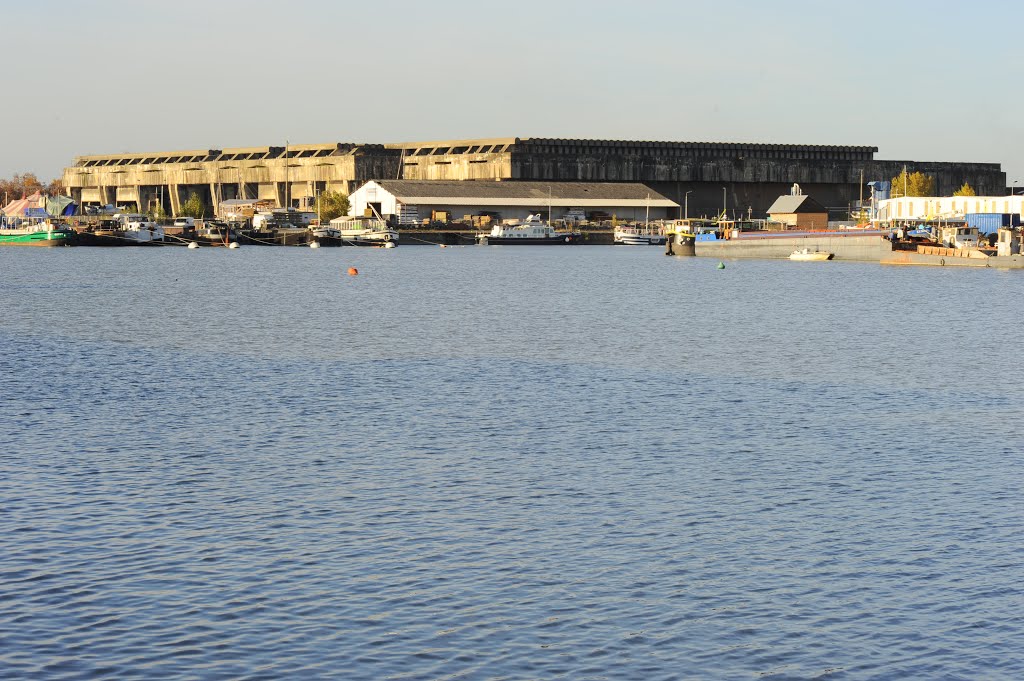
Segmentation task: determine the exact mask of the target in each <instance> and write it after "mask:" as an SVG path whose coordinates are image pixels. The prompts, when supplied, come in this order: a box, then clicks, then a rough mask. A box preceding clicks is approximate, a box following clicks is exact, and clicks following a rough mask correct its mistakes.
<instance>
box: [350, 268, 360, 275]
mask: <svg viewBox="0 0 1024 681" xmlns="http://www.w3.org/2000/svg"><path fill="white" fill-rule="evenodd" d="M348 273H349V274H350V275H351V276H353V277H354V276H356V275H357V274H359V270H357V269H356V268H355V267H349V268H348Z"/></svg>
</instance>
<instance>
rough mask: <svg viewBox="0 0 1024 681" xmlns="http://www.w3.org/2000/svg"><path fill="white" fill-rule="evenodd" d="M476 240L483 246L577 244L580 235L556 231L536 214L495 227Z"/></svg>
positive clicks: (478, 235)
mask: <svg viewBox="0 0 1024 681" xmlns="http://www.w3.org/2000/svg"><path fill="white" fill-rule="evenodd" d="M476 240H477V242H479V243H480V244H482V245H487V244H491V245H505V244H521V245H538V244H575V243H578V242H579V240H580V233H579V232H572V231H566V232H563V231H559V230H556V229H555V228H554V227H552V226H551V225H550V224H548V223H547V222H544V221H543V220H541V218H540V215H539V214H535V215H530V216H529V217H528V218H526V220H524V221H518V222H511V223H507V224H502V225H494V227H492V228H491V231H490V233H488V234H477V235H476Z"/></svg>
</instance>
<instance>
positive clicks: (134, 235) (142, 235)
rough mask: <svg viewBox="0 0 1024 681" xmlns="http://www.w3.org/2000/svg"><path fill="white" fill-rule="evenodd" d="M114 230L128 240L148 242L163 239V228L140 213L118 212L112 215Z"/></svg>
mask: <svg viewBox="0 0 1024 681" xmlns="http://www.w3.org/2000/svg"><path fill="white" fill-rule="evenodd" d="M113 228H114V230H115V231H116V230H120V236H121V238H123V239H128V240H129V241H135V242H138V243H149V242H152V241H163V240H164V228H163V227H161V226H160V225H158V224H156V222H155V221H153V220H151V219H150V218H149V217H148V216H146V215H142V214H141V213H118V214H116V215H114V224H113Z"/></svg>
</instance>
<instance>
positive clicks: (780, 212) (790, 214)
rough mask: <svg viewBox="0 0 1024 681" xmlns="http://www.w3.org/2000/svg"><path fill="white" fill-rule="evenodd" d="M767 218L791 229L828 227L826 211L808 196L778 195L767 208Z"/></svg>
mask: <svg viewBox="0 0 1024 681" xmlns="http://www.w3.org/2000/svg"><path fill="white" fill-rule="evenodd" d="M768 219H770V220H772V221H773V222H779V223H782V224H784V225H786V226H787V227H790V228H793V229H828V211H827V210H825V207H824V206H822V205H821V204H820V203H818V202H817V201H815V200H814V199H812V198H811V197H809V196H804V195H802V194H791V195H789V196H780V197H779V198H777V199H776V200H775V203H773V204H772V205H771V207H769V208H768Z"/></svg>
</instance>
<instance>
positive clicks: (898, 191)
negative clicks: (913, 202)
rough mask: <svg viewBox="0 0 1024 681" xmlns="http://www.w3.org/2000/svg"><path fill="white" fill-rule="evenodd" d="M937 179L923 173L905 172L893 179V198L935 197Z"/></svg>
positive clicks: (905, 170)
mask: <svg viewBox="0 0 1024 681" xmlns="http://www.w3.org/2000/svg"><path fill="white" fill-rule="evenodd" d="M934 195H935V178H934V177H932V176H931V175H925V174H924V173H921V172H916V173H908V172H907V169H906V168H904V169H903V172H902V173H900V174H899V175H897V176H896V177H894V178H892V196H893V197H897V196H934Z"/></svg>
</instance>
